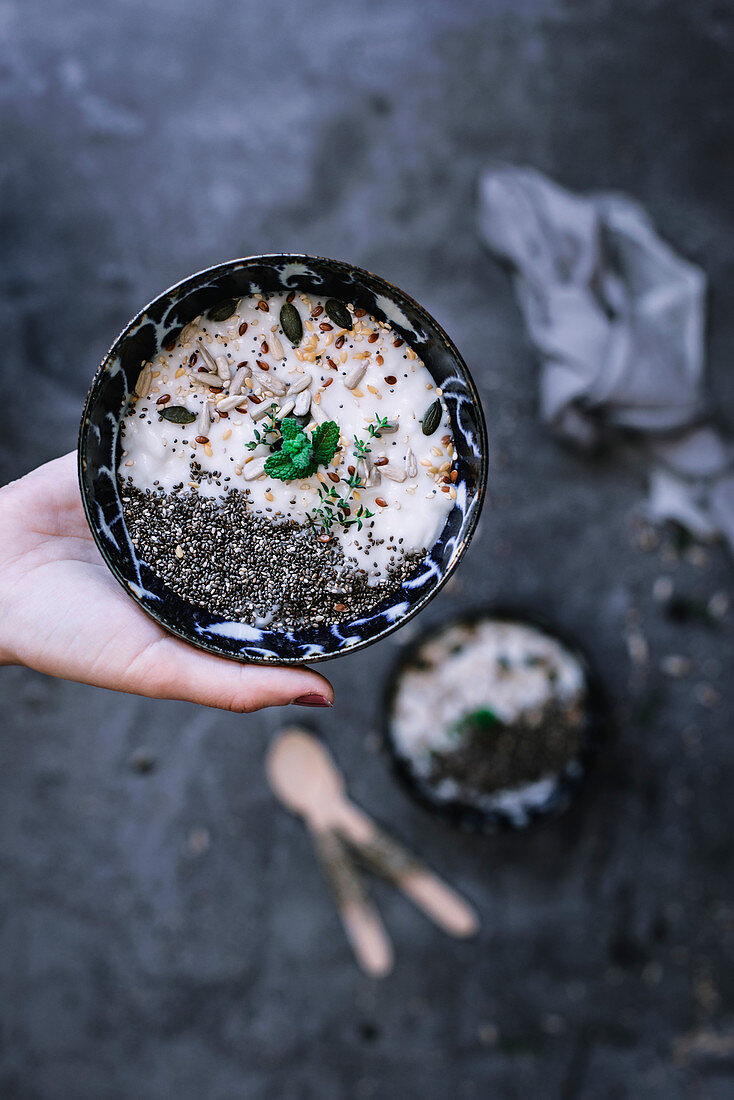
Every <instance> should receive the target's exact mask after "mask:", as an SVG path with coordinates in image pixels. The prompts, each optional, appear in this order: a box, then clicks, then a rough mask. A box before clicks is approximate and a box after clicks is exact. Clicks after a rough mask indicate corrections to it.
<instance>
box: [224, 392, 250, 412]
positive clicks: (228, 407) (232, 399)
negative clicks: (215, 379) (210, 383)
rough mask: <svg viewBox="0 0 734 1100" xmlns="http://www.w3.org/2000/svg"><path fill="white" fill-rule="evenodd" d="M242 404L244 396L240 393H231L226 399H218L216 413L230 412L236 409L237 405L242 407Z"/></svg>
mask: <svg viewBox="0 0 734 1100" xmlns="http://www.w3.org/2000/svg"><path fill="white" fill-rule="evenodd" d="M244 402H245V396H244V394H241V393H231V394H229V395H228V396H227V397H220V398H219V400H218V401H217V412H221V413H228V412H231V411H232V409H236V408H237V406H238V405H243V404H244Z"/></svg>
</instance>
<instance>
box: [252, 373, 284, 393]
mask: <svg viewBox="0 0 734 1100" xmlns="http://www.w3.org/2000/svg"><path fill="white" fill-rule="evenodd" d="M253 378H254V379H255V381H256V382H259V383H260V385H261V386H262V387H263V389H267V390H270V392H271V393H277V394H278V397H283V395H284V394H285V392H286V388H285V386H284V385H283V383H282V382H281V380H280V379H279V378H276V377H275V375H274V374H273V372H272V371H260V370H258V371H257V373H255V374H253Z"/></svg>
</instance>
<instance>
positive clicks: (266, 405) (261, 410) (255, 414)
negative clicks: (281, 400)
mask: <svg viewBox="0 0 734 1100" xmlns="http://www.w3.org/2000/svg"><path fill="white" fill-rule="evenodd" d="M272 407H273V402H272V401H270V402H263V404H262V405H256V406H255V408H254V409H252V408H251V409H250V416H251V417H252V419H253V420H262V418H263V417H264V416H267V415H268V413H269V412H272Z"/></svg>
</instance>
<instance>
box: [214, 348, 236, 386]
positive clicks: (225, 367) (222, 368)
mask: <svg viewBox="0 0 734 1100" xmlns="http://www.w3.org/2000/svg"><path fill="white" fill-rule="evenodd" d="M216 364H217V374H218V375H219V377H220V378H221V379H222V382H224V384H225V385H226V386H228V385H229V383H230V382H231V380H232V376H231V374H230V373H229V363H228V362H227V356H226V355H218V356H217V358H216Z"/></svg>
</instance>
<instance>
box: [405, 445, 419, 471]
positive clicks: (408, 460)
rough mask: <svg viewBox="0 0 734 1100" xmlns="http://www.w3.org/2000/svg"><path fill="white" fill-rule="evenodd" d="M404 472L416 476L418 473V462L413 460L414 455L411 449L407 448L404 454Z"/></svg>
mask: <svg viewBox="0 0 734 1100" xmlns="http://www.w3.org/2000/svg"><path fill="white" fill-rule="evenodd" d="M405 472H406V474H407V475H408V477H416V476H417V474H418V464H417V462H416V461H415V455H414V454H413V452H412V451H411V450H408V453H407V455H406V456H405Z"/></svg>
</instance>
